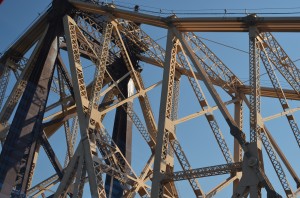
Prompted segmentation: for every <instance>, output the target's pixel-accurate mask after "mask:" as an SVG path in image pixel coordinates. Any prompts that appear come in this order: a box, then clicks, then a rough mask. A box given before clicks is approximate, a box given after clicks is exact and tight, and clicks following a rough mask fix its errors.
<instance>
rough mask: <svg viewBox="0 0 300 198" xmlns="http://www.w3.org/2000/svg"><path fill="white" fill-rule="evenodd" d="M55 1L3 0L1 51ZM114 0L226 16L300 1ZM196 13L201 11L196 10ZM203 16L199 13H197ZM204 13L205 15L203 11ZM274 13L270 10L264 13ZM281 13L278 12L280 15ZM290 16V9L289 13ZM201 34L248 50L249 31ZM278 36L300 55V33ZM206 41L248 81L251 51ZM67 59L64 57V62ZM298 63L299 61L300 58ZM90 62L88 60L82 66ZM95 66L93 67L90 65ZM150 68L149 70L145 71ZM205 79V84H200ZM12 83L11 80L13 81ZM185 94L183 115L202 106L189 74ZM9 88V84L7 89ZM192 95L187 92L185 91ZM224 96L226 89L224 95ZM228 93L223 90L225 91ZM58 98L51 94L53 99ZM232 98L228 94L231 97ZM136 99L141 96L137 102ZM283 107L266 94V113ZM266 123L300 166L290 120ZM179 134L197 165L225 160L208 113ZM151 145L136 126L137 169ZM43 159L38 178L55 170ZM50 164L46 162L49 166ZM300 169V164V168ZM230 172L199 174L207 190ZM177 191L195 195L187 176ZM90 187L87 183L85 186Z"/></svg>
mask: <svg viewBox="0 0 300 198" xmlns="http://www.w3.org/2000/svg"><path fill="white" fill-rule="evenodd" d="M50 2H51V1H49V0H43V1H36V0H26V1H21V0H4V2H3V3H2V4H1V5H0V26H1V30H0V52H1V53H3V52H4V51H5V49H7V47H8V46H10V45H11V44H12V43H13V42H14V41H15V40H16V39H17V38H18V37H19V36H20V35H21V34H22V33H23V32H24V30H25V29H26V28H27V27H28V26H29V25H30V24H31V23H32V21H33V20H35V19H36V18H37V17H38V16H39V15H40V13H42V12H43V11H44V10H45V9H46V8H47V6H48V5H49V3H50ZM115 3H116V4H120V5H122V6H127V7H133V6H134V5H136V4H138V5H140V7H141V9H144V10H150V11H155V12H159V11H160V10H161V11H162V12H174V13H183V12H213V13H215V12H217V13H220V15H211V16H223V15H222V14H223V13H224V12H225V11H224V10H225V9H226V11H227V12H228V13H230V12H238V13H241V15H242V16H243V15H244V13H254V12H259V13H266V12H268V13H274V12H277V13H278V12H285V13H286V12H289V13H291V12H295V14H294V15H298V16H300V13H296V12H300V2H299V1H297V0H293V1H288V3H287V2H286V1H282V0H265V1H258V0H250V1H243V0H226V1H221V0H210V1H199V0H198V1H197V0H193V1H192V0H185V1H174V0H166V1H159V0H152V1H150V0H142V1H115ZM193 16H197V15H193ZM199 16H201V15H199ZM205 16H206V15H205ZM264 16H270V15H264ZM276 16H277V15H276ZM286 16H290V15H286ZM143 29H144V30H145V31H146V32H147V33H148V34H149V35H151V36H152V38H154V39H159V38H162V37H164V36H165V35H166V31H165V30H159V29H158V28H153V27H150V26H143ZM198 35H199V36H201V37H204V38H206V39H210V40H214V41H217V42H220V43H223V44H226V45H230V46H233V47H236V48H239V49H241V50H244V51H248V40H247V38H248V34H247V33H201V34H198ZM274 35H275V36H276V38H277V39H278V41H279V42H280V43H281V44H282V46H283V47H284V49H285V50H286V52H287V53H288V54H289V55H290V57H291V58H292V60H296V59H299V58H300V53H299V52H300V38H299V34H298V33H285V34H283V33H277V34H274ZM158 42H159V44H161V45H162V46H163V47H164V48H165V38H162V39H160V40H159V41H158ZM204 42H205V43H206V44H207V45H208V46H209V47H210V48H211V49H212V50H213V51H214V52H215V53H216V54H217V55H218V56H219V57H220V58H221V59H222V60H223V61H224V62H225V64H226V65H228V66H229V67H230V68H231V69H232V71H233V72H234V73H235V74H237V75H238V76H239V77H240V78H241V79H242V80H243V81H245V83H246V84H247V83H249V82H248V81H247V80H248V55H247V54H245V53H242V52H239V51H236V50H233V49H230V48H226V47H224V46H221V45H218V44H215V43H212V42H209V41H205V40H204ZM67 62H68V61H67V60H66V63H67ZM297 63H298V62H297ZM86 65H88V63H85V65H84V66H86ZM141 65H142V67H143V68H144V71H143V73H142V75H143V76H144V77H145V84H146V86H149V85H151V84H153V83H154V82H156V81H158V80H159V78H161V74H162V72H161V70H160V69H157V68H152V67H150V66H149V65H147V64H141ZM86 72H87V73H88V72H91V70H87V71H86ZM264 72H265V70H264V69H263V68H262V71H261V73H264ZM146 74H147V75H146ZM280 81H281V83H282V86H283V87H285V86H286V87H288V86H287V83H286V82H285V81H284V80H283V79H282V78H280ZM261 83H262V86H271V84H270V82H269V81H268V80H267V78H266V75H264V76H263V77H262V81H261ZM201 85H203V84H201ZM10 87H11V85H10ZM181 88H182V89H181V94H182V97H181V98H180V108H179V117H183V116H185V115H187V114H189V113H194V112H196V111H199V110H200V107H199V105H198V106H197V101H196V98H195V97H194V96H193V95H192V89H191V88H190V87H189V86H187V80H186V79H182V87H181ZM204 92H205V93H206V96H207V98H208V99H210V100H209V102H210V105H211V106H213V105H214V102H213V101H212V100H211V98H210V96H209V95H208V94H207V90H206V89H205V88H204ZM7 94H9V90H8V92H7V93H6V95H7ZM187 95H189V96H191V97H183V96H187ZM159 96H160V88H158V89H155V90H153V91H151V93H149V98H150V102H151V104H152V106H153V109H154V114H155V118H156V120H157V119H158V109H159V103H158V101H159ZM222 96H223V95H222ZM224 97H225V95H224ZM56 99H57V98H56V97H55V96H53V97H52V98H50V99H49V100H51V101H55V100H56ZM228 99H229V98H228ZM136 103H137V102H136ZM136 103H135V109H136V111H137V112H138V113H140V110H139V106H138V105H137V104H136ZM290 103H291V106H292V107H297V106H299V103H297V102H296V101H291V102H290ZM229 110H230V111H232V107H231V106H229ZM279 112H281V107H280V105H279V102H278V101H276V100H274V99H266V98H263V99H262V115H263V117H266V116H269V115H272V114H275V113H279ZM215 116H216V118H217V119H218V122H219V125H220V128H221V130H222V132H223V134H224V136H225V138H226V140H227V141H228V144H229V146H231V147H230V148H231V149H232V138H231V137H230V135H228V134H229V131H228V128H227V125H226V124H225V121H224V119H223V118H222V116H221V114H220V113H219V112H216V113H215ZM295 116H296V119H298V120H300V118H299V113H295ZM248 117H249V112H248V110H245V120H247V119H248ZM111 118H113V113H111V114H109V115H108V118H107V119H105V123H104V124H105V125H107V128H108V130H111V120H112V119H111ZM266 124H267V127H268V128H269V129H270V131H271V132H272V134H273V136H274V137H275V138H276V139H277V140H278V144H279V145H280V146H281V148H282V150H283V151H284V152H285V154H286V156H287V158H288V159H289V160H290V162H291V164H292V165H294V167H295V168H297V167H299V166H300V162H299V160H297V159H296V158H297V157H296V156H297V155H298V154H299V148H298V147H297V145H296V141H295V140H294V139H293V136H292V132H291V129H290V128H289V126H288V124H287V121H286V119H285V118H284V117H282V118H279V119H276V120H273V121H270V122H268V123H266ZM244 132H245V133H246V134H248V133H249V123H248V121H246V122H245V128H244ZM177 136H178V139H179V140H180V141H181V144H182V147H183V148H184V149H185V151H186V153H187V156H188V158H189V160H190V162H191V164H192V166H193V168H198V167H203V166H210V165H216V164H221V163H225V161H224V159H223V158H222V155H221V152H220V151H219V150H218V149H217V145H216V141H215V140H214V137H213V136H212V133H211V131H210V129H209V127H208V124H207V122H206V121H205V118H203V117H201V118H197V119H194V120H191V121H190V122H188V123H184V124H181V125H178V128H177ZM62 138H63V134H62V133H58V134H56V135H54V136H53V137H51V139H50V141H51V143H52V144H53V147H54V150H55V151H56V153H57V155H58V157H59V159H60V160H63V159H64V155H65V152H61V150H64V149H65V146H64V142H62V141H61V139H62ZM149 154H150V152H149V149H148V148H147V146H146V145H145V143H144V140H143V139H142V138H141V136H140V135H139V134H138V132H137V131H136V130H135V129H134V139H133V164H134V165H133V167H134V169H135V170H138V171H137V173H138V174H139V170H140V169H141V168H142V166H143V165H144V163H145V161H146V160H147V159H148V157H149ZM40 159H41V160H40V162H39V163H40V165H42V168H38V169H37V174H36V175H35V181H36V182H37V181H40V180H42V179H44V178H46V177H47V176H49V175H50V173H54V171H53V170H51V168H49V163H48V164H45V165H44V164H43V163H42V161H43V160H47V157H46V156H45V155H44V154H43V153H42V154H41V156H40ZM264 161H265V163H266V167H271V165H270V163H269V160H268V159H267V156H265V158H264ZM176 165H177V166H176V167H175V170H180V168H178V164H176ZM47 167H48V168H47ZM266 172H267V175H268V176H269V177H270V179H271V181H274V182H273V185H274V186H275V188H276V189H278V191H279V192H280V193H281V194H282V195H283V196H284V193H283V190H282V188H281V186H280V183H279V182H278V180H277V176H276V175H275V173H274V171H272V168H270V169H269V168H268V169H267V170H266ZM296 172H297V173H298V174H300V170H299V169H298V170H296ZM225 178H226V177H223V176H221V177H218V178H217V177H213V178H208V179H207V178H205V179H200V180H199V181H200V184H201V185H202V186H203V189H204V190H205V191H206V192H207V191H209V189H211V188H212V187H213V184H215V185H216V184H218V183H219V182H221V181H222V180H223V179H225ZM288 179H289V180H290V182H291V184H292V185H291V186H292V188H293V190H295V185H294V183H293V180H292V179H291V177H290V176H289V175H288ZM178 187H179V192H180V194H181V197H193V196H192V195H193V194H192V192H191V189H190V187H189V186H188V184H187V182H178ZM87 190H88V189H87ZM230 196H231V188H230V187H228V188H227V189H225V190H223V191H222V193H221V194H220V195H219V196H216V197H230ZM84 197H89V195H88V193H85V196H84Z"/></svg>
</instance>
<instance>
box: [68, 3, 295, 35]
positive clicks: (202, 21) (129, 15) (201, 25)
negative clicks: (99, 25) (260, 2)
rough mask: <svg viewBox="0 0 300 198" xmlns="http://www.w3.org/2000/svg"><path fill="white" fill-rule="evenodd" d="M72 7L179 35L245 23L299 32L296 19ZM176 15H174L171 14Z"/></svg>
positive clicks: (242, 27) (245, 27)
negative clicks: (180, 15) (171, 29)
mask: <svg viewBox="0 0 300 198" xmlns="http://www.w3.org/2000/svg"><path fill="white" fill-rule="evenodd" d="M69 2H70V3H71V4H72V5H73V6H74V7H76V8H78V9H80V10H82V11H87V12H91V13H95V14H100V15H105V14H112V15H113V16H114V17H116V18H122V19H126V20H130V21H133V22H137V23H143V24H148V25H153V26H157V27H161V28H166V29H168V27H169V25H170V24H173V25H174V26H175V27H176V29H177V30H179V31H181V32H248V31H249V24H253V23H252V22H255V23H256V25H257V28H258V30H259V31H261V32H299V31H300V17H255V18H252V16H251V15H249V16H246V17H186V18H178V17H159V16H154V15H149V14H144V13H139V12H135V11H128V10H124V9H119V8H113V7H109V6H106V5H96V4H93V3H89V2H82V1H79V0H69ZM175 14H176V13H175Z"/></svg>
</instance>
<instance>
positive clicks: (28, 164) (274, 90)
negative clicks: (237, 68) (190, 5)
mask: <svg viewBox="0 0 300 198" xmlns="http://www.w3.org/2000/svg"><path fill="white" fill-rule="evenodd" d="M299 22H300V18H297V17H294V18H280V19H278V18H274V17H269V18H260V17H258V16H256V15H248V16H245V17H229V18H178V17H176V16H175V15H172V16H168V17H159V16H154V15H149V14H145V13H142V12H140V10H139V9H138V7H134V9H133V10H124V9H121V8H119V7H118V6H116V5H113V4H106V3H101V2H98V1H92V0H91V1H83V0H63V1H62V0H54V1H53V2H52V5H51V7H50V8H49V9H48V10H47V11H46V12H45V13H44V14H43V15H42V16H41V17H40V18H39V19H38V20H37V21H36V22H35V23H34V24H33V25H32V26H31V27H30V28H29V29H28V30H27V31H26V32H25V33H24V34H23V35H22V36H21V37H20V38H19V39H18V40H17V41H16V42H15V43H14V44H13V45H12V46H11V47H10V48H9V49H8V50H7V51H6V52H5V53H4V54H3V55H2V57H1V59H0V75H1V78H0V104H1V105H2V103H3V102H4V103H3V107H2V109H1V113H0V122H1V131H0V137H1V141H2V150H1V154H0V197H27V196H33V197H37V196H39V195H41V196H45V191H47V190H49V189H51V188H52V187H54V186H55V185H56V187H54V188H53V193H51V195H49V196H48V197H82V196H83V190H84V185H85V184H88V188H89V191H90V192H89V193H90V195H91V197H93V198H94V197H103V198H104V197H134V196H140V197H179V194H180V193H179V192H178V189H177V186H176V182H177V181H181V180H186V181H187V182H188V184H189V185H190V187H191V189H190V190H191V191H192V192H193V194H194V195H195V196H196V197H212V196H214V195H215V194H217V193H222V191H221V190H222V189H223V188H225V187H226V186H228V185H231V184H233V185H232V186H233V193H232V194H233V197H236V198H238V197H247V196H249V197H251V198H256V197H262V194H263V193H262V189H265V191H266V194H267V196H268V197H296V196H297V194H298V193H299V192H300V190H299V187H300V180H299V177H298V173H299V168H298V167H297V166H295V165H294V164H292V163H290V161H289V160H288V159H287V157H286V156H285V153H284V152H283V151H282V149H281V147H280V146H279V145H278V144H277V140H276V138H274V137H273V135H274V132H273V131H270V130H269V129H268V127H267V125H266V124H265V122H266V121H268V120H271V119H275V118H278V117H282V116H285V117H286V118H287V123H288V125H289V126H290V129H289V131H286V133H290V134H293V137H294V139H295V140H296V141H295V140H291V144H292V143H293V144H296V145H298V146H300V134H299V128H298V125H297V123H296V118H295V116H294V115H293V113H294V112H296V111H297V110H299V108H293V107H292V106H291V105H290V104H289V101H290V100H295V101H298V100H299V92H300V83H299V78H300V73H299V70H298V68H297V67H296V65H295V64H294V62H293V61H291V59H290V58H289V56H288V55H287V53H286V52H285V51H284V50H283V48H282V47H281V46H280V44H279V43H278V42H277V40H276V39H275V38H274V36H273V35H272V34H271V33H270V32H299V31H300V26H299V24H300V23H299ZM143 24H146V25H150V26H155V27H158V28H162V29H166V30H167V41H166V46H165V47H161V46H160V45H159V44H158V43H157V42H155V41H154V40H153V39H152V38H151V37H150V36H149V35H148V34H147V33H146V32H145V31H143V29H142V25H143ZM210 31H212V32H246V33H247V32H248V34H249V67H248V68H249V81H250V84H249V85H246V84H244V83H243V82H242V81H241V80H240V79H239V77H238V76H237V75H235V74H234V73H233V72H232V71H231V70H230V68H229V67H228V66H227V65H225V63H224V62H223V61H222V60H221V59H220V58H218V56H217V55H216V54H215V53H213V52H212V50H210V49H209V48H208V47H207V46H206V45H205V44H204V42H203V41H202V40H201V39H200V38H199V37H198V36H197V35H196V34H195V33H194V32H210ZM31 50H32V52H31V53H30V56H29V57H26V56H25V54H26V53H29V52H30V51H31ZM66 55H67V58H65V57H66ZM86 62H88V63H92V64H93V67H94V71H93V74H92V75H91V73H90V72H86V71H85V70H84V69H85V68H84V67H83V64H84V63H86ZM140 62H145V63H147V64H150V65H152V66H156V67H159V68H162V69H161V70H162V73H160V74H158V75H157V76H160V75H161V78H160V77H158V78H160V80H159V81H158V82H154V83H153V82H152V81H151V84H150V86H146V85H145V84H146V83H145V79H144V78H146V77H148V78H149V75H153V73H147V72H146V71H143V70H142V69H141V66H140V65H139V63H140ZM263 68H265V69H264V70H265V71H266V73H267V75H268V78H269V81H270V82H271V84H272V87H263V86H261V83H260V77H261V73H260V72H261V70H262V69H263ZM12 72H13V73H14V74H15V76H16V82H15V83H14V86H13V88H12V90H11V91H10V95H9V97H8V98H7V99H6V100H5V99H4V94H5V92H6V89H7V85H8V83H9V79H10V73H12ZM145 72H146V73H145ZM279 75H280V79H284V80H285V81H286V82H287V83H288V84H289V86H290V89H283V88H282V87H281V85H280V81H279V80H278V76H279ZM157 76H154V75H153V77H152V76H151V77H150V79H151V78H153V79H156V78H157ZM53 85H56V87H55V86H53ZM183 86H184V88H186V87H188V88H189V89H190V90H191V91H192V94H193V98H192V97H191V100H194V101H195V102H196V103H197V105H198V108H200V111H198V112H194V113H192V114H189V115H186V116H182V115H181V114H180V106H185V105H186V106H188V105H189V104H182V103H181V102H180V100H181V98H182V97H184V98H186V97H188V96H182V94H180V88H181V87H183ZM157 87H161V91H160V94H159V96H158V97H157V98H155V99H154V100H155V101H156V104H158V105H153V103H151V98H150V97H148V95H149V93H150V92H151V91H152V90H154V89H155V88H157ZM51 92H54V93H56V94H57V96H56V97H57V98H58V99H57V101H55V102H54V103H49V99H50V98H51V96H49V94H51ZM224 94H226V97H225V96H224ZM228 97H229V98H230V100H228V101H225V98H226V99H227V98H228ZM262 97H269V98H275V99H278V100H279V103H278V104H279V105H281V107H282V112H280V113H279V114H275V115H273V116H270V117H263V115H262V113H261V112H262V109H263V107H262V105H261V98H262ZM134 99H136V102H134V103H133V101H134ZM133 104H136V105H133ZM213 105H215V106H213ZM153 106H156V107H157V108H156V110H154V108H153ZM135 108H139V109H138V111H136V110H135ZM243 109H249V116H248V117H247V118H249V119H248V120H247V121H246V119H244V113H243V112H244V111H243ZM14 110H15V112H14ZM112 111H115V114H114V116H113V118H114V121H113V122H108V123H110V124H111V125H112V126H111V127H110V128H111V129H112V133H110V132H109V131H108V130H107V129H106V126H105V124H104V119H105V117H106V116H107V114H109V113H111V112H112ZM156 111H157V112H159V113H158V116H157V117H156V118H157V119H156V118H155V113H154V112H156ZM215 111H219V112H220V116H215V115H214V112H215ZM198 117H203V119H202V120H201V121H203V122H205V123H206V124H208V125H207V126H208V127H209V131H211V132H212V134H213V136H214V138H215V141H216V144H215V145H217V146H218V148H219V149H220V153H221V154H222V156H223V157H224V160H223V161H224V163H222V164H212V165H211V166H206V167H196V168H192V163H191V162H190V161H189V160H188V154H186V153H185V152H184V150H185V149H184V148H183V146H181V141H180V140H179V138H178V136H179V133H180V130H178V128H177V125H179V124H182V123H186V122H188V121H190V120H192V119H195V118H198ZM157 120H158V121H157ZM220 122H223V123H225V126H223V125H220V124H218V123H220ZM245 123H247V124H249V125H250V127H249V131H246V130H245V129H244V128H243V126H244V125H245ZM133 125H134V127H135V128H134V129H135V130H136V131H137V132H139V134H140V137H142V139H143V141H144V142H143V144H144V145H146V146H147V147H148V152H149V158H148V160H147V162H146V163H145V164H144V166H143V167H142V168H141V170H142V171H141V172H137V171H136V170H135V168H136V166H135V164H132V162H133V161H134V160H133V159H132V156H131V152H132V147H133V146H132V136H133V133H132V127H133ZM201 125H202V123H199V131H200V132H201V133H202V132H203V128H202V129H201V127H200V126H201ZM221 128H222V131H224V135H223V133H222V132H221ZM279 130H280V129H279ZM61 131H64V134H65V145H66V146H65V147H66V153H67V154H66V158H65V161H64V164H62V161H61V160H59V159H58V157H57V153H55V151H54V150H55V149H54V148H53V146H54V145H55V144H53V143H51V141H49V140H51V136H53V135H54V134H55V133H59V132H61ZM78 132H79V134H80V137H79V139H78V140H76V138H77V136H78V135H77V134H78ZM185 133H186V135H185V136H192V134H190V132H189V131H185ZM111 134H112V135H111ZM225 134H226V135H225ZM201 137H202V135H201ZM228 142H231V143H230V144H229V143H228ZM139 143H140V144H142V143H141V142H139ZM55 146H58V145H55ZM41 147H42V148H43V149H44V150H45V153H46V154H47V157H48V158H49V162H50V164H51V166H53V168H54V170H55V174H54V175H49V178H46V179H45V180H43V181H41V182H40V183H37V184H34V185H33V184H32V183H33V179H34V177H36V175H35V174H34V173H35V170H36V169H37V165H38V163H37V162H38V157H39V152H40V151H41ZM193 149H194V148H193ZM195 149H196V148H195ZM198 149H199V150H201V149H208V148H201V147H200V148H198ZM199 160H204V159H203V158H201V157H199ZM267 160H269V162H268V167H266V163H265V161H267ZM135 162H136V161H135ZM134 167H135V168H134ZM179 169H180V170H179ZM267 169H272V170H273V171H274V172H275V173H276V174H277V176H278V177H277V178H273V177H272V179H270V177H269V176H268V174H267V171H268V170H267ZM220 175H228V178H226V179H225V180H224V181H223V182H221V183H219V184H215V187H213V188H211V189H210V190H209V191H205V190H203V189H202V187H201V185H200V182H199V181H198V178H205V177H212V176H215V177H217V176H220ZM104 176H105V180H104ZM290 178H292V180H291V179H290ZM275 180H276V181H277V182H278V183H279V184H280V186H281V188H282V190H279V189H278V188H277V187H276V188H274V186H273V181H275ZM212 183H213V182H212ZM212 185H214V184H212ZM279 192H283V193H284V194H282V193H279Z"/></svg>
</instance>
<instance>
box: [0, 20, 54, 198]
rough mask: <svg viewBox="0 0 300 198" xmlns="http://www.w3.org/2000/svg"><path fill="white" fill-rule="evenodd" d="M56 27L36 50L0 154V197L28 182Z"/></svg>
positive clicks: (21, 189)
mask: <svg viewBox="0 0 300 198" xmlns="http://www.w3.org/2000/svg"><path fill="white" fill-rule="evenodd" d="M57 31H58V29H57V27H56V25H55V26H53V27H52V26H50V27H49V29H48V32H47V33H46V35H45V37H44V40H43V43H42V45H41V46H40V48H41V50H39V51H38V53H37V54H34V55H33V56H36V62H33V63H32V64H34V69H33V71H32V73H31V75H30V77H29V80H28V83H27V86H26V88H25V91H24V94H23V96H22V98H21V100H20V103H19V106H18V108H17V111H16V114H15V116H14V119H13V121H12V124H11V127H10V129H9V133H8V135H7V137H6V141H5V143H4V146H3V149H2V152H1V155H0V197H9V196H10V194H11V192H12V189H13V188H14V187H16V190H15V192H16V193H17V194H16V196H20V195H24V194H26V190H27V188H28V185H30V183H31V177H32V174H31V171H32V169H33V166H32V163H33V159H34V157H35V156H34V153H35V151H36V147H37V146H38V144H37V139H38V137H39V136H40V133H41V131H42V120H43V117H44V111H45V108H46V104H47V99H48V94H49V90H50V86H51V81H52V76H53V71H54V63H55V60H56V57H57V52H58V46H57V43H58V42H57V41H58V40H57V36H56V35H57Z"/></svg>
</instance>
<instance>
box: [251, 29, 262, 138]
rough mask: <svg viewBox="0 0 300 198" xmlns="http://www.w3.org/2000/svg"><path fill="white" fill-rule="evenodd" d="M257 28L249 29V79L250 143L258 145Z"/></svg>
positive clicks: (258, 84) (258, 77) (258, 80)
mask: <svg viewBox="0 0 300 198" xmlns="http://www.w3.org/2000/svg"><path fill="white" fill-rule="evenodd" d="M257 36H258V33H257V28H256V27H254V26H251V27H249V79H250V142H252V143H257V137H258V135H259V133H260V127H259V125H258V123H257V122H258V114H260V65H259V54H260V52H259V51H260V50H259V48H258V40H257V38H256V37H257Z"/></svg>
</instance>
